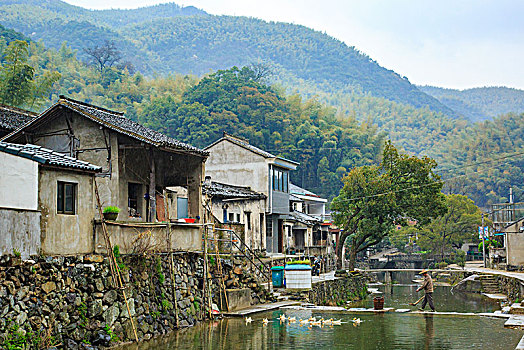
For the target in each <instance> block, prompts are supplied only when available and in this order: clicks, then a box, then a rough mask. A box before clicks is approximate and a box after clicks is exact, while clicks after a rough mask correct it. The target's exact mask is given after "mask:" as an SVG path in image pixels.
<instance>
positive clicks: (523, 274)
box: [464, 264, 524, 282]
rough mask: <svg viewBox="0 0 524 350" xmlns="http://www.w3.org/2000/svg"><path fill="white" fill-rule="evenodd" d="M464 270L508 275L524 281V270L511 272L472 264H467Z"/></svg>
mask: <svg viewBox="0 0 524 350" xmlns="http://www.w3.org/2000/svg"><path fill="white" fill-rule="evenodd" d="M468 265H469V266H468ZM464 270H466V271H469V272H476V273H490V274H493V275H502V276H506V277H513V278H516V279H519V280H520V281H522V282H524V272H510V271H504V270H494V269H488V268H484V267H476V266H472V264H466V267H465V268H464Z"/></svg>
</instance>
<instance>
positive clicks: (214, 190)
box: [202, 181, 266, 199]
mask: <svg viewBox="0 0 524 350" xmlns="http://www.w3.org/2000/svg"><path fill="white" fill-rule="evenodd" d="M202 192H203V193H204V194H206V195H208V196H212V197H214V198H239V199H264V198H266V195H264V194H262V193H258V192H255V191H253V190H251V189H250V188H249V187H243V186H233V185H227V184H224V183H220V182H214V181H212V182H211V184H207V183H204V185H203V186H202Z"/></svg>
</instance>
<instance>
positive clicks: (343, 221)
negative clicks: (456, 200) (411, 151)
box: [331, 141, 446, 268]
mask: <svg viewBox="0 0 524 350" xmlns="http://www.w3.org/2000/svg"><path fill="white" fill-rule="evenodd" d="M436 166H437V163H436V162H435V161H434V160H432V159H430V158H427V157H423V158H418V157H414V156H409V155H407V154H402V153H399V152H398V151H397V149H396V148H395V147H394V146H393V144H392V143H391V142H390V141H387V142H386V144H385V147H384V151H383V156H382V160H381V162H380V164H379V165H371V166H361V167H356V168H353V169H352V170H351V171H350V172H349V174H348V175H347V176H345V177H344V179H343V182H344V187H343V188H342V190H341V191H340V194H339V195H338V196H337V197H336V198H335V199H334V200H333V202H332V204H331V209H332V211H333V216H334V220H335V224H336V225H337V226H339V227H340V228H341V229H342V232H341V235H340V238H339V244H338V246H337V256H338V264H339V266H341V264H342V248H343V246H344V245H347V248H348V249H349V251H350V254H349V256H350V261H349V264H350V268H353V267H354V266H355V260H356V256H357V253H359V252H361V251H363V250H365V249H367V248H368V247H371V246H373V245H376V244H377V243H379V242H381V241H382V240H383V238H384V237H386V236H387V235H388V234H390V233H391V232H392V230H393V229H394V228H395V227H396V225H406V223H407V220H412V221H416V222H417V223H418V225H424V224H427V223H428V222H429V221H430V220H431V218H434V217H437V216H439V215H443V214H444V213H445V212H446V206H445V197H444V194H442V192H441V189H442V185H443V183H442V182H441V181H440V177H439V176H438V175H437V174H435V173H434V169H435V167H436Z"/></svg>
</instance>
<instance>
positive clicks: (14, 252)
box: [13, 248, 22, 258]
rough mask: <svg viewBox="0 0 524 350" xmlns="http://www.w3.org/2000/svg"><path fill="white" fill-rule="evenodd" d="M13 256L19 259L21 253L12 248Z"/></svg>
mask: <svg viewBox="0 0 524 350" xmlns="http://www.w3.org/2000/svg"><path fill="white" fill-rule="evenodd" d="M13 256H14V257H15V258H19V257H21V256H22V253H20V251H19V250H18V249H16V248H13Z"/></svg>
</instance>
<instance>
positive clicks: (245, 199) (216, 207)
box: [202, 177, 266, 251]
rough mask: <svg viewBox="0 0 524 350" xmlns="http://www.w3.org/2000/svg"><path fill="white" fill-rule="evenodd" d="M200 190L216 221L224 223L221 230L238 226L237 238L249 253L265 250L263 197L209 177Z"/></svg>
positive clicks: (260, 194) (245, 188)
mask: <svg viewBox="0 0 524 350" xmlns="http://www.w3.org/2000/svg"><path fill="white" fill-rule="evenodd" d="M202 191H203V194H204V196H205V198H206V199H207V204H209V205H210V208H209V209H210V210H211V212H212V214H213V217H214V219H215V221H217V222H219V223H220V224H226V225H223V226H224V227H228V225H227V224H230V226H234V225H238V226H239V227H240V229H241V235H240V236H241V237H240V238H241V239H242V240H243V241H244V242H245V244H246V245H247V246H248V247H249V248H250V249H251V250H253V251H263V250H265V247H266V230H265V226H264V216H265V207H266V206H265V200H266V196H265V195H263V194H262V193H258V192H255V191H253V190H251V188H249V187H246V186H234V185H228V184H224V183H220V182H215V181H211V179H210V178H209V177H206V181H205V182H204V186H203V188H202Z"/></svg>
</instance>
